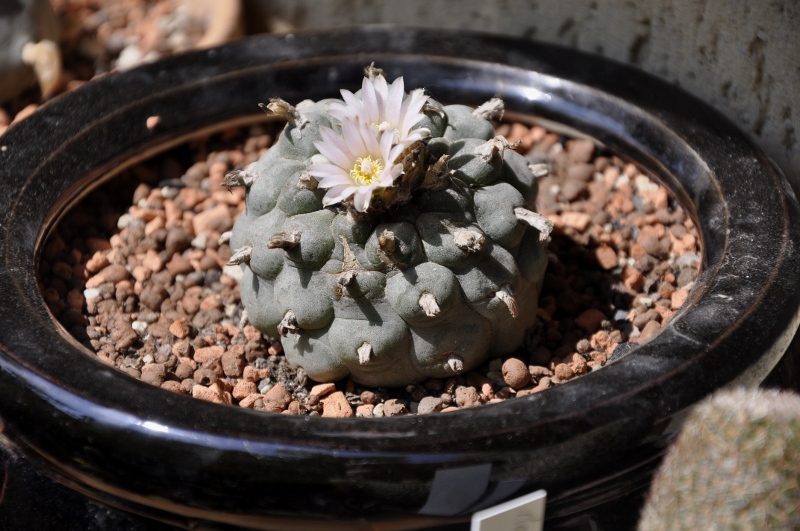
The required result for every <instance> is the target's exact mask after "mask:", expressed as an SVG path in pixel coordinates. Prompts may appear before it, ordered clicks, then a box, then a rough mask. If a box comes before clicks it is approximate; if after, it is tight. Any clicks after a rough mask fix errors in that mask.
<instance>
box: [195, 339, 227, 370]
mask: <svg viewBox="0 0 800 531" xmlns="http://www.w3.org/2000/svg"><path fill="white" fill-rule="evenodd" d="M224 352H225V347H221V346H218V345H214V346H213V347H203V348H199V349H197V350H195V351H194V356H193V357H194V360H195V361H196V362H197V363H199V364H201V365H202V366H203V368H205V369H211V370H213V371H215V372H216V368H217V367H220V359H221V358H222V354H223V353H224Z"/></svg>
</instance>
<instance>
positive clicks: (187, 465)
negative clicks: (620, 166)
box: [0, 28, 800, 529]
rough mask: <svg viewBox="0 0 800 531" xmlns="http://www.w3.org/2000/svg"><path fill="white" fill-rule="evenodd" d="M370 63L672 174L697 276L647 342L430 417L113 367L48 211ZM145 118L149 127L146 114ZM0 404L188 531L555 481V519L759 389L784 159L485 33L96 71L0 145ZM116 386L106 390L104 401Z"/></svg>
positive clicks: (413, 520) (390, 515) (389, 512)
mask: <svg viewBox="0 0 800 531" xmlns="http://www.w3.org/2000/svg"><path fill="white" fill-rule="evenodd" d="M373 60H374V61H376V62H377V63H378V64H379V65H380V66H381V67H382V68H384V69H385V70H386V71H387V74H388V76H389V78H394V77H395V76H397V75H403V76H405V82H406V86H411V87H416V86H424V87H428V88H429V91H430V92H431V93H432V94H433V95H434V96H435V97H436V98H437V99H439V100H443V101H451V102H456V101H457V102H462V103H466V104H479V103H481V102H483V101H485V100H487V99H488V98H490V97H492V96H494V95H500V96H501V97H502V98H503V99H504V100H505V101H506V105H507V108H508V109H509V110H511V111H513V112H516V113H521V114H527V115H535V116H537V117H539V118H543V119H546V120H551V121H554V122H558V123H560V124H564V125H565V126H567V127H570V128H573V129H575V130H578V131H580V132H582V133H584V134H586V135H589V136H591V137H593V138H595V139H597V140H598V141H600V142H601V143H603V144H605V145H606V146H608V147H609V148H610V149H612V150H613V151H615V152H617V153H618V154H620V155H622V156H625V157H629V158H631V159H635V160H636V161H637V162H638V163H639V164H640V165H641V166H643V167H644V168H646V169H647V170H649V171H650V172H652V173H653V174H654V175H655V176H657V177H658V178H660V179H661V180H662V181H663V182H664V183H666V184H667V185H668V186H669V188H670V189H671V190H672V191H673V193H674V194H675V195H676V196H677V198H678V199H679V200H680V202H681V203H682V204H683V206H684V208H685V209H686V210H687V211H688V212H689V213H690V215H691V216H692V218H693V219H694V221H695V223H696V225H697V226H698V227H699V228H700V230H701V232H702V239H703V250H704V256H703V262H704V271H703V273H702V274H701V276H700V278H699V279H698V282H697V283H696V285H695V287H694V289H693V290H692V292H691V295H690V297H689V300H688V301H687V302H686V303H685V305H684V307H683V309H682V310H681V311H680V312H679V314H678V315H676V317H675V318H674V319H673V320H672V321H671V322H670V323H669V325H668V326H666V327H664V329H662V331H661V332H660V333H659V334H658V335H657V336H656V337H655V338H653V339H652V340H651V341H649V342H648V343H646V344H644V345H642V346H641V347H639V348H638V349H636V350H634V351H633V352H632V353H631V354H629V355H627V356H626V357H623V358H622V359H619V360H618V361H615V362H614V363H611V364H610V365H608V366H607V367H606V368H604V369H602V370H600V371H596V372H593V373H591V374H589V375H587V376H585V377H583V378H581V379H579V380H577V381H575V382H571V383H567V384H565V385H563V386H558V387H556V388H554V389H551V390H548V391H546V392H544V393H540V394H535V395H531V396H528V397H525V398H521V399H516V400H511V401H507V402H504V403H501V404H497V405H493V406H488V407H482V408H477V409H475V410H469V411H460V412H455V413H449V414H446V415H432V416H420V417H393V418H381V419H343V420H338V419H323V418H309V417H292V416H287V415H269V414H263V413H256V412H253V411H250V410H243V409H235V408H231V407H225V406H219V405H214V404H209V403H205V402H201V401H198V400H193V399H191V398H188V397H184V396H178V395H175V394H172V393H169V392H167V391H163V390H161V389H158V388H155V387H151V386H148V385H146V384H144V383H142V382H139V381H136V380H134V379H131V378H129V377H127V376H125V375H123V374H121V373H118V372H116V371H114V370H113V369H111V368H109V367H107V366H106V365H104V364H102V363H101V362H99V361H97V360H96V359H95V358H94V357H93V356H89V355H87V353H86V352H85V351H84V350H83V349H82V348H81V347H79V345H78V343H77V342H76V341H74V340H73V339H71V338H70V337H68V335H67V334H66V333H65V332H64V331H63V330H62V329H60V327H59V325H58V324H56V322H55V321H54V319H53V317H52V315H51V314H50V313H49V311H48V309H47V307H46V306H45V302H44V300H43V298H42V295H41V294H40V292H39V289H38V288H37V282H36V275H35V273H34V272H35V271H36V270H37V262H38V256H39V252H40V249H41V247H42V242H43V241H44V239H45V237H46V236H47V234H48V231H50V229H52V227H53V225H54V223H55V222H56V221H57V219H58V217H59V215H60V214H61V213H63V211H64V209H65V208H66V207H67V206H68V205H69V204H70V203H72V202H74V201H75V200H76V198H77V197H79V196H81V195H82V194H84V193H85V192H86V191H87V189H89V188H90V187H92V186H94V185H96V184H98V183H99V182H100V181H102V180H104V179H107V178H108V177H109V176H111V175H113V174H114V173H115V172H117V171H118V170H119V169H120V168H121V167H125V166H127V165H130V164H132V163H133V162H135V161H138V160H141V159H142V158H143V157H147V156H150V155H151V154H154V153H156V152H159V151H163V150H164V149H166V148H167V147H169V146H171V145H175V144H176V143H179V142H183V141H185V140H186V139H188V138H191V137H192V135H196V134H197V133H198V131H202V130H209V129H213V128H215V127H221V126H229V125H230V123H231V122H235V121H236V120H239V121H246V120H249V119H251V118H252V116H253V115H254V114H258V113H260V111H259V110H258V108H257V107H256V103H257V102H260V101H264V100H265V99H266V98H268V97H271V96H277V95H280V96H281V97H283V98H284V99H286V100H288V101H292V102H297V101H299V100H302V99H305V98H312V99H319V98H325V97H330V96H336V95H337V93H338V92H337V91H338V89H339V88H340V87H348V88H351V89H352V88H354V87H357V86H358V85H359V82H360V79H361V76H362V68H363V66H364V65H365V64H367V63H369V62H370V61H373ZM153 115H157V116H159V117H160V119H161V121H160V125H159V126H158V127H157V128H155V129H153V130H150V129H148V128H147V127H146V120H147V118H148V117H150V116H153ZM0 182H2V184H3V191H4V193H3V195H2V198H0V216H1V217H0V229H1V231H2V232H0V250H1V253H0V257H1V259H2V266H1V268H0V294H2V302H0V417H1V418H2V422H3V435H4V437H6V438H7V441H8V442H10V444H12V445H13V446H14V448H15V449H16V451H17V452H20V453H22V454H24V455H25V456H27V458H29V459H30V460H32V462H34V463H37V464H38V465H40V466H42V467H43V469H44V470H46V471H47V473H48V474H50V475H52V476H53V477H55V478H57V479H58V480H59V481H61V482H63V483H65V484H67V485H69V486H70V487H72V488H74V489H77V490H79V491H81V492H83V493H85V494H87V495H89V496H91V497H93V498H96V499H98V500H101V501H103V502H105V503H108V504H110V505H114V506H117V507H122V508H125V509H126V510H130V511H134V512H138V513H141V514H145V515H148V516H149V517H152V518H156V519H159V520H162V521H165V522H171V523H174V524H175V525H179V526H181V527H190V526H193V525H196V524H197V522H205V524H203V525H206V524H209V523H212V526H213V525H217V524H219V523H224V524H230V525H234V526H242V527H247V528H257V529H311V528H313V527H314V526H317V525H319V526H322V527H324V528H326V529H334V528H343V529H350V528H353V527H362V528H370V527H371V526H375V527H378V528H387V529H388V528H392V529H400V528H403V527H404V526H417V527H419V526H423V525H432V524H435V523H439V524H442V523H450V522H464V521H466V520H468V518H469V515H470V514H471V513H472V512H474V511H475V510H477V509H479V508H483V507H486V506H490V505H493V504H496V503H499V502H501V501H504V500H506V499H509V498H511V497H515V496H519V495H522V494H524V493H527V492H531V491H532V490H534V489H538V488H546V489H548V490H549V492H550V501H549V505H548V516H549V517H551V518H554V519H555V520H552V521H553V522H558V521H559V519H560V521H568V520H569V517H570V515H573V514H578V513H580V512H581V511H584V512H585V511H586V510H587V509H589V508H591V507H592V506H594V505H597V504H599V503H601V502H604V501H608V500H610V499H614V498H615V497H619V496H621V495H623V494H625V493H626V492H629V491H630V490H633V489H635V488H638V487H641V486H642V485H643V484H646V482H647V478H648V474H649V472H650V471H651V469H652V467H653V464H654V463H655V462H657V457H658V455H659V452H660V446H659V441H662V440H664V439H665V438H669V436H670V434H671V433H673V431H674V429H675V426H676V424H677V423H676V422H671V421H672V420H675V419H677V418H679V416H680V415H679V414H680V413H681V412H682V411H684V410H685V409H686V408H687V407H688V406H690V405H692V404H694V403H695V402H697V401H698V400H700V399H701V398H703V397H704V396H705V395H707V394H708V393H710V392H711V391H713V390H715V389H717V388H719V387H722V386H726V385H731V384H733V383H743V384H757V383H759V382H760V381H762V380H763V379H764V377H765V376H766V375H767V373H768V372H769V371H770V370H771V369H772V368H773V367H774V366H775V365H776V363H777V362H778V360H779V359H780V358H781V356H782V354H783V352H784V351H785V349H786V347H787V345H788V343H789V341H790V340H791V338H792V336H793V334H794V332H795V330H796V328H797V325H798V321H797V310H798V303H800V289H799V286H798V275H797V271H800V255H799V254H798V250H800V249H799V248H798V243H800V232H799V231H798V227H800V225H799V223H800V217H799V216H798V213H799V211H798V204H797V200H796V199H795V196H794V193H793V192H792V190H791V189H790V187H789V186H788V184H787V182H786V180H785V179H784V178H783V177H782V175H781V174H780V172H779V171H778V170H776V169H775V168H774V167H773V166H772V165H771V164H770V162H769V161H768V160H767V159H766V158H765V157H764V155H763V154H761V153H760V152H759V151H758V150H756V149H755V148H753V147H752V145H751V144H750V143H749V142H748V141H747V140H746V139H745V138H744V136H743V135H742V134H741V133H740V132H738V131H737V130H736V129H734V127H733V126H732V125H731V124H730V123H729V122H728V121H726V120H725V119H723V118H722V117H721V116H720V115H719V114H717V113H716V112H714V111H712V110H711V109H710V108H708V107H707V106H705V105H704V104H702V103H701V102H699V101H697V100H695V99H694V98H692V97H690V96H688V95H687V94H685V93H683V92H681V91H680V90H678V89H676V88H675V87H672V86H669V85H666V84H664V83H662V82H659V81H658V80H656V79H654V78H652V77H649V76H647V75H645V74H643V73H641V72H638V71H635V70H631V69H629V68H626V67H623V66H621V65H618V64H614V63H611V62H609V61H606V60H603V59H600V58H597V57H591V56H587V55H583V54H580V53H577V52H574V51H568V50H565V49H561V48H555V47H550V46H543V45H539V44H535V43H530V42H526V41H520V40H511V39H504V38H499V37H490V36H485V35H475V34H465V33H460V32H459V33H448V32H442V31H436V32H434V31H422V30H410V29H386V28H378V29H359V30H352V29H348V30H341V31H335V32H327V33H310V34H299V35H294V36H292V35H287V36H277V37H259V38H253V39H248V40H244V41H241V42H238V43H235V44H232V45H229V46H224V47H221V48H216V49H211V50H208V51H203V52H197V53H191V54H187V55H182V56H179V57H174V58H171V59H167V60H163V61H160V62H157V63H153V64H150V65H147V66H144V67H141V68H138V69H135V70H132V71H130V72H126V73H122V74H112V75H108V76H105V77H104V78H102V79H99V80H97V81H93V82H92V83H88V84H87V85H86V86H85V87H83V88H81V89H80V90H77V91H75V92H72V93H69V94H67V95H65V96H62V97H60V98H57V99H55V100H53V101H52V102H50V103H48V104H47V105H45V106H43V107H42V108H41V109H40V110H39V111H38V112H36V113H35V114H34V115H33V116H31V117H30V118H28V119H27V120H25V121H24V122H22V123H21V124H19V125H17V126H13V127H11V128H10V130H9V131H8V133H7V134H6V136H5V137H1V138H0ZM109 389H111V390H112V392H108V390H109Z"/></svg>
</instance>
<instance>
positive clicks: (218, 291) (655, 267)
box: [39, 123, 700, 417]
mask: <svg viewBox="0 0 800 531" xmlns="http://www.w3.org/2000/svg"><path fill="white" fill-rule="evenodd" d="M498 130H499V132H500V133H501V134H505V135H507V136H508V137H509V139H510V140H512V141H513V140H516V139H520V140H521V146H520V151H521V152H523V153H526V156H527V157H528V158H529V159H530V160H531V162H537V163H538V162H546V163H548V164H549V165H550V166H551V169H552V171H551V175H550V176H547V177H544V178H542V179H540V180H539V185H540V193H539V202H538V203H539V204H538V209H539V211H540V212H542V213H543V214H545V215H546V216H548V217H549V218H550V219H551V220H552V221H553V223H554V224H555V227H556V229H555V231H554V234H553V237H552V242H551V244H550V263H549V265H548V271H547V275H546V279H545V282H544V289H543V292H542V296H541V300H540V303H539V304H540V307H539V323H538V325H537V327H536V328H535V329H534V330H532V331H531V334H530V344H529V345H528V347H527V348H526V349H523V350H520V351H519V352H518V353H517V355H516V356H515V357H511V358H507V359H493V360H490V361H488V362H487V363H485V364H484V365H483V366H481V367H480V368H479V369H478V370H474V371H472V372H469V373H466V374H464V375H461V376H458V377H455V378H449V379H429V380H426V381H424V382H421V383H419V384H415V385H410V386H408V387H405V388H393V389H386V388H378V389H374V388H367V387H363V386H360V385H356V384H354V383H353V382H352V381H350V380H345V381H342V382H337V383H335V384H330V383H318V382H313V381H310V380H309V379H308V378H307V376H306V375H305V373H304V371H303V370H302V369H297V370H296V369H294V368H292V367H290V366H289V365H288V363H287V362H286V360H285V358H284V357H283V356H282V355H281V352H282V350H281V345H280V342H278V341H276V340H274V339H272V338H267V337H264V336H263V335H262V334H261V333H260V332H258V331H257V330H256V329H255V328H253V327H252V326H249V325H247V324H245V323H242V321H241V316H242V305H241V302H240V299H239V285H238V282H237V280H238V279H239V278H240V276H241V273H240V271H239V269H238V268H230V267H225V265H224V264H225V263H226V262H227V260H228V258H229V257H230V254H231V250H230V248H229V247H228V245H227V243H225V242H224V233H225V232H226V231H228V230H229V229H230V228H231V227H232V224H233V221H234V219H235V217H236V215H237V214H238V213H239V212H241V210H242V209H243V208H244V193H243V190H242V189H233V190H232V191H231V192H228V191H227V190H226V189H224V188H222V187H221V186H220V183H221V181H222V178H223V176H224V174H225V173H226V172H227V171H229V170H231V169H233V168H234V167H239V166H244V165H246V164H248V163H250V162H252V161H254V160H256V159H257V158H258V157H259V156H260V155H262V154H263V153H264V152H265V150H266V149H267V148H268V147H269V145H270V144H271V143H272V141H273V139H274V137H275V135H276V134H278V132H279V127H278V125H277V124H267V125H265V126H263V127H252V128H250V129H249V130H242V131H239V130H236V131H229V132H227V133H224V134H221V135H216V136H215V137H213V138H211V139H207V140H204V141H197V142H195V143H193V144H192V145H191V146H184V147H182V148H179V149H176V150H174V151H172V152H170V153H168V154H166V155H163V156H160V157H158V158H156V159H154V160H152V161H148V162H145V163H143V164H141V165H139V166H137V167H135V168H133V169H131V170H129V171H127V172H126V173H125V175H124V176H122V177H119V178H117V179H115V181H114V183H113V186H105V187H102V188H100V189H99V190H97V191H95V192H93V193H92V194H91V195H90V197H88V198H87V199H86V200H85V201H84V202H83V203H81V205H79V206H78V207H77V208H75V209H73V210H72V211H71V212H70V213H69V214H68V215H67V216H66V217H65V218H64V220H63V221H62V222H61V223H60V225H59V226H58V227H57V230H56V232H55V233H54V234H53V235H52V236H51V237H50V238H49V240H48V242H47V243H46V245H45V247H44V249H43V253H42V258H41V264H40V271H39V275H40V279H41V289H42V293H43V295H44V298H45V300H46V301H47V303H48V305H49V306H50V308H51V310H52V312H53V314H54V315H56V316H57V317H58V319H59V321H60V322H61V323H62V324H63V325H64V326H65V327H66V328H67V329H68V330H69V331H70V332H71V333H72V334H73V335H74V336H75V337H76V338H78V339H79V340H80V341H81V342H83V343H84V344H85V345H86V346H87V348H88V349H89V351H90V352H93V353H96V355H97V357H98V359H99V360H101V361H102V362H104V363H107V364H108V365H110V366H112V367H115V368H117V369H119V370H121V371H123V372H125V373H127V374H129V375H130V376H132V377H135V378H141V379H142V380H143V381H145V382H147V383H149V384H151V385H157V386H160V387H162V388H163V389H166V390H168V391H171V392H175V393H181V394H187V395H191V396H193V397H195V398H198V399H201V400H208V401H211V402H217V403H221V404H232V405H237V406H238V407H246V408H251V409H255V410H260V411H271V412H281V413H284V414H299V415H322V416H326V417H350V416H363V417H370V416H373V417H380V416H394V415H404V414H409V413H419V414H433V413H438V412H447V411H455V410H457V409H461V408H470V407H476V406H481V405H484V404H493V403H497V402H500V401H503V400H508V399H511V398H513V397H515V396H525V395H528V394H531V393H538V392H540V391H543V390H545V389H547V388H549V387H552V386H555V385H560V384H563V383H565V382H567V381H569V380H573V379H575V378H577V377H579V376H581V375H583V374H586V373H588V372H590V371H593V370H597V369H599V368H600V367H601V366H602V365H603V364H605V363H606V362H607V360H609V358H611V357H612V355H613V354H614V352H615V350H617V349H618V348H619V349H620V352H621V351H623V350H628V349H629V348H630V346H635V344H636V343H638V342H641V341H645V340H647V339H649V338H650V337H652V336H653V335H655V334H657V333H658V331H659V329H660V328H661V327H662V326H663V325H664V324H665V323H666V322H667V321H669V319H670V318H671V317H672V316H673V315H674V313H675V312H676V311H677V310H678V309H679V308H680V306H681V304H682V303H683V301H684V300H685V299H686V296H687V294H688V292H689V290H690V289H691V287H692V285H693V283H694V280H695V278H696V277H697V274H698V270H699V267H700V250H699V238H698V236H697V232H696V230H695V227H694V225H693V224H692V221H691V220H690V219H689V218H688V217H687V216H686V215H685V214H684V212H683V210H682V209H681V208H680V207H679V206H678V205H677V204H676V203H675V201H674V199H672V198H671V197H670V196H669V195H668V194H667V192H666V190H665V189H664V188H663V187H661V186H660V185H659V184H657V183H656V182H653V181H651V180H650V179H648V178H647V177H646V176H645V175H643V174H641V173H640V171H639V170H638V169H637V167H636V166H635V165H633V164H629V163H626V162H624V161H622V160H620V159H619V158H617V157H614V156H611V155H609V154H607V153H603V152H598V151H597V149H596V147H595V145H594V144H593V143H592V142H590V141H588V140H575V139H564V138H563V137H561V136H559V135H557V134H555V133H551V132H548V131H546V130H545V129H543V128H541V127H538V126H535V127H532V128H529V127H527V126H525V125H522V124H518V123H515V124H503V125H501V126H500V127H499V128H498ZM221 239H222V241H221Z"/></svg>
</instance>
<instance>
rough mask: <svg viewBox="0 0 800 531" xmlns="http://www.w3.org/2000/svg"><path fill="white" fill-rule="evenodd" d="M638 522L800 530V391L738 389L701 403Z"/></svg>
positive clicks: (690, 530)
mask: <svg viewBox="0 0 800 531" xmlns="http://www.w3.org/2000/svg"><path fill="white" fill-rule="evenodd" d="M639 529H640V531H658V530H687V531H698V530H701V529H702V530H707V529H708V530H716V529H719V530H723V529H726V530H727V529H770V530H778V529H780V530H787V529H800V396H798V395H796V394H793V393H789V392H779V391H776V390H762V389H756V390H745V389H738V390H734V391H723V392H719V393H717V394H716V395H714V396H712V397H711V398H710V399H708V400H706V401H705V402H703V403H701V404H700V405H698V406H697V407H696V408H695V410H694V411H693V412H692V413H691V415H690V416H689V418H688V419H687V421H686V424H685V425H684V427H683V429H682V431H681V434H680V435H679V437H678V439H677V440H676V442H675V444H674V445H673V447H672V448H671V449H670V451H669V453H668V454H667V456H666V458H665V459H664V463H663V464H662V466H661V469H660V470H659V471H658V473H657V475H656V478H655V479H654V482H653V485H652V488H651V491H650V496H649V499H648V501H647V504H646V506H645V509H644V511H643V513H642V517H641V521H640V524H639Z"/></svg>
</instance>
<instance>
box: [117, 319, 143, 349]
mask: <svg viewBox="0 0 800 531" xmlns="http://www.w3.org/2000/svg"><path fill="white" fill-rule="evenodd" d="M110 332H111V340H112V341H113V342H114V348H115V349H116V350H117V351H119V352H122V351H123V350H125V349H127V348H128V347H130V346H131V345H133V343H134V342H136V340H138V339H139V336H138V334H137V333H136V332H135V331H134V329H133V328H131V325H130V324H129V323H127V322H125V321H124V320H123V319H122V318H121V317H120V318H117V319H116V320H114V323H113V324H112V325H111V330H110Z"/></svg>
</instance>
